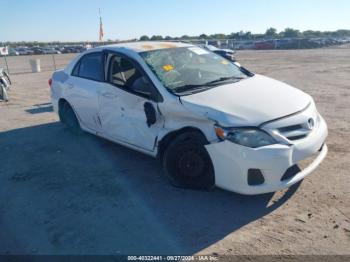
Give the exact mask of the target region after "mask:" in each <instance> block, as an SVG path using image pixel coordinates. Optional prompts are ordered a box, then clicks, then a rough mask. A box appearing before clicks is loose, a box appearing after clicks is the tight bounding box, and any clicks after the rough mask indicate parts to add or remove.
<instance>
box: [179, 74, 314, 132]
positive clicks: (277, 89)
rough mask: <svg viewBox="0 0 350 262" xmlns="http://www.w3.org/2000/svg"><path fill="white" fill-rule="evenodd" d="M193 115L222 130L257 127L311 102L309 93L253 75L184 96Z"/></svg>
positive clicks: (186, 104) (300, 108) (183, 100)
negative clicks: (210, 120) (225, 128)
mask: <svg viewBox="0 0 350 262" xmlns="http://www.w3.org/2000/svg"><path fill="white" fill-rule="evenodd" d="M180 100H181V103H182V104H183V105H184V106H185V108H187V109H188V110H190V111H191V112H193V113H197V114H200V115H202V116H205V117H207V118H210V119H212V120H214V121H216V122H218V123H219V124H220V125H223V126H258V125H260V124H262V123H264V122H266V121H270V120H273V119H276V118H279V117H283V116H286V115H290V114H293V113H295V112H298V111H300V110H303V109H304V108H305V107H307V106H308V104H309V103H310V102H311V101H312V98H311V97H310V96H309V95H307V94H306V93H304V92H302V91H301V90H298V89H296V88H294V87H292V86H289V85H287V84H285V83H282V82H280V81H277V80H274V79H271V78H269V77H265V76H262V75H257V74H256V75H254V76H253V77H250V78H247V79H244V80H241V81H239V82H236V83H231V84H227V85H222V86H218V87H214V88H212V89H209V90H207V91H204V92H200V93H196V94H193V95H189V96H182V97H181V98H180Z"/></svg>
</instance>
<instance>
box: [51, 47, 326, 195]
mask: <svg viewBox="0 0 350 262" xmlns="http://www.w3.org/2000/svg"><path fill="white" fill-rule="evenodd" d="M49 84H50V86H51V98H52V103H53V106H54V109H55V111H56V112H57V113H58V115H59V117H60V120H61V121H62V122H63V123H64V124H66V125H67V126H68V127H69V128H71V129H72V130H73V131H75V132H80V130H84V131H86V132H89V133H92V134H95V135H98V136H101V137H104V138H106V139H108V140H111V141H114V142H117V143H119V144H121V145H124V146H127V147H129V148H132V149H135V150H138V151H140V152H143V153H145V154H148V155H151V156H153V157H159V159H161V161H162V163H163V166H164V170H165V173H166V175H167V177H168V178H169V180H170V182H171V183H172V184H173V185H175V186H179V187H184V188H195V189H210V188H213V187H214V186H215V185H216V186H218V187H220V188H223V189H227V190H231V191H234V192H238V193H241V194H261V193H267V192H273V191H276V190H280V189H283V188H286V187H289V186H291V185H293V184H295V183H297V182H298V181H300V180H302V179H303V178H304V177H305V176H307V175H308V174H310V173H311V172H312V171H313V170H315V168H316V167H317V166H318V165H319V164H320V163H321V162H322V160H323V159H324V158H325V156H326V154H327V146H326V144H325V140H326V137H327V126H326V123H325V121H324V119H323V118H322V117H321V115H320V114H319V113H318V112H317V110H316V107H315V103H314V101H313V99H312V98H311V97H310V96H309V95H307V94H305V93H304V92H302V91H300V90H298V89H295V88H293V87H291V86H289V85H287V84H284V83H281V82H279V81H276V80H273V79H271V78H268V77H264V76H261V75H257V74H255V75H254V74H252V73H250V72H249V71H248V70H246V69H245V68H243V67H241V66H240V65H238V64H233V63H231V62H230V61H228V60H226V59H225V58H222V57H220V56H218V55H216V54H214V53H212V52H210V51H208V50H205V49H202V48H200V47H197V46H193V45H190V44H184V43H169V42H134V43H124V44H118V45H112V46H104V47H98V48H94V49H90V50H88V51H87V52H85V53H83V54H81V55H79V56H78V57H77V58H75V59H74V61H72V62H71V63H70V64H69V65H68V66H67V67H66V68H65V69H64V70H61V71H57V72H55V73H54V74H53V76H52V79H50V80H49ZM310 157H311V158H312V161H310V163H309V164H308V165H307V166H306V167H305V168H303V169H300V168H299V167H298V164H299V162H300V161H302V160H304V159H307V158H310Z"/></svg>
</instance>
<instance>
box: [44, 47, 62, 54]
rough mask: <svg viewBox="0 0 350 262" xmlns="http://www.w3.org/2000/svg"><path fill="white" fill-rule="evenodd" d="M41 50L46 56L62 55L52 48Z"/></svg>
mask: <svg viewBox="0 0 350 262" xmlns="http://www.w3.org/2000/svg"><path fill="white" fill-rule="evenodd" d="M41 50H42V51H43V53H44V54H61V52H60V51H58V50H56V49H55V48H52V47H43V48H42V49H41Z"/></svg>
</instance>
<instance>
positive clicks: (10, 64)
mask: <svg viewBox="0 0 350 262" xmlns="http://www.w3.org/2000/svg"><path fill="white" fill-rule="evenodd" d="M176 41H182V42H189V43H193V44H202V45H213V46H216V47H218V48H223V49H233V50H276V49H277V50H294V49H312V48H327V47H328V48H347V49H349V48H350V39H338V40H336V39H325V38H318V39H312V38H311V39H305V38H304V39H302V38H300V39H298V38H293V39H272V40H233V39H225V40H221V39H198V40H196V39H191V40H189V39H183V40H176ZM77 55H78V53H68V54H47V55H21V56H7V57H4V56H2V57H0V68H4V69H5V70H6V71H8V73H10V74H23V73H32V72H35V71H36V70H35V68H33V67H32V65H31V61H32V60H40V69H41V71H54V70H57V69H61V68H64V67H65V66H66V65H67V64H68V63H69V62H70V61H71V60H72V59H73V58H74V57H75V56H77Z"/></svg>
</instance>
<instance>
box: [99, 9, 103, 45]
mask: <svg viewBox="0 0 350 262" xmlns="http://www.w3.org/2000/svg"><path fill="white" fill-rule="evenodd" d="M99 40H100V41H102V40H103V24H102V17H101V14H100V36H99Z"/></svg>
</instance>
